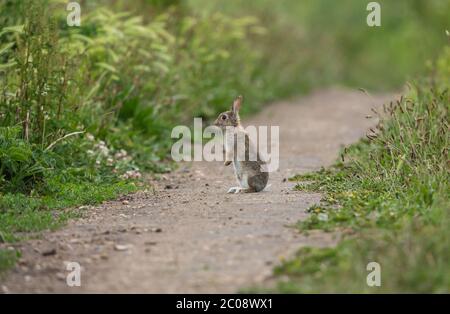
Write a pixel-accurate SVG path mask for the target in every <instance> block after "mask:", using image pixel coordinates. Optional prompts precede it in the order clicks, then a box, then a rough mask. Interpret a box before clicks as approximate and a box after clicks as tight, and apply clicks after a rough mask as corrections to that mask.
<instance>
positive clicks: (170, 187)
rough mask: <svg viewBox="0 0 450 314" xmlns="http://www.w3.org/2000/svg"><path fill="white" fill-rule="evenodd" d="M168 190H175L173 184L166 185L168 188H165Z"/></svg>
mask: <svg viewBox="0 0 450 314" xmlns="http://www.w3.org/2000/svg"><path fill="white" fill-rule="evenodd" d="M164 188H165V189H166V190H170V189H172V188H173V186H172V185H171V184H166V186H165V187H164Z"/></svg>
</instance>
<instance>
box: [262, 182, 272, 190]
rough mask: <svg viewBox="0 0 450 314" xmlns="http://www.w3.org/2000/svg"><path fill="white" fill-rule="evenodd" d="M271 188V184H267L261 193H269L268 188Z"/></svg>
mask: <svg viewBox="0 0 450 314" xmlns="http://www.w3.org/2000/svg"><path fill="white" fill-rule="evenodd" d="M271 186H272V184H267V185H266V187H265V188H264V189H263V191H269V188H270V187H271Z"/></svg>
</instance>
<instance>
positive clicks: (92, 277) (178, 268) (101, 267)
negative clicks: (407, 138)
mask: <svg viewBox="0 0 450 314" xmlns="http://www.w3.org/2000/svg"><path fill="white" fill-rule="evenodd" d="M388 100H390V98H389V97H388V96H376V97H374V98H369V97H368V96H366V95H364V94H363V93H361V92H352V91H344V90H328V91H321V92H317V93H314V94H312V95H311V96H309V97H306V98H303V99H300V100H298V101H295V102H291V103H278V104H274V105H271V106H269V107H267V108H266V109H265V110H264V111H262V112H261V113H260V114H258V115H256V116H255V117H254V118H253V119H251V120H246V121H243V124H244V126H247V125H249V124H255V125H266V124H269V125H279V126H280V170H279V171H278V172H276V173H272V174H271V178H270V182H269V183H270V184H271V187H270V188H269V190H268V191H264V192H262V193H257V194H237V195H231V194H226V191H227V190H228V188H229V187H231V186H234V185H235V180H234V176H233V173H232V168H231V167H226V168H225V167H224V166H223V165H222V163H219V162H213V163H206V162H196V163H192V164H185V165H183V166H181V167H180V170H179V171H177V172H176V173H173V174H171V175H168V176H167V178H164V179H163V180H161V181H159V182H158V183H157V184H156V189H155V191H154V192H140V193H137V194H136V195H133V196H131V197H127V198H126V199H123V200H119V201H115V202H108V203H105V204H103V205H102V206H99V207H95V208H89V210H86V211H85V215H84V216H85V217H84V218H82V219H78V220H75V221H72V222H70V223H69V224H68V226H67V227H65V228H63V229H61V230H60V231H57V232H48V233H45V234H44V235H43V237H42V238H41V239H39V240H33V241H28V242H25V243H21V244H18V245H16V246H17V247H19V248H20V250H21V251H22V254H23V256H22V258H21V260H20V263H19V264H18V266H17V267H16V268H15V269H14V270H13V271H11V272H10V274H9V275H8V276H7V277H6V278H4V280H3V282H2V283H1V284H0V287H1V289H3V291H4V292H8V291H9V292H149V293H152V292H161V293H164V292H190V293H202V292H236V291H238V290H239V289H242V288H245V287H249V286H252V285H254V284H258V283H260V282H261V281H263V280H265V279H266V278H268V277H269V276H270V274H271V271H272V268H273V266H274V265H275V264H276V263H279V261H280V260H281V259H282V258H286V257H288V256H289V255H290V254H292V253H293V252H295V250H297V249H298V248H299V247H300V246H304V245H317V246H324V245H331V244H333V243H334V242H335V241H336V239H334V238H333V235H332V234H326V233H312V234H310V235H309V236H305V235H301V234H299V233H298V232H296V230H295V229H294V228H289V227H288V226H289V225H291V224H294V223H295V222H296V221H298V220H300V219H304V218H305V217H306V215H307V214H306V213H305V209H307V208H308V207H309V206H310V205H311V204H313V203H316V202H319V200H320V195H318V194H306V193H302V192H296V191H292V187H293V184H292V183H290V182H289V181H286V180H285V178H288V177H289V176H292V175H294V174H296V173H301V172H306V171H310V170H314V169H318V168H320V166H326V165H329V164H331V163H332V162H333V161H334V160H335V159H336V158H337V153H338V151H339V148H340V146H341V145H345V144H349V143H352V142H355V141H356V140H358V138H360V137H361V136H363V135H364V133H365V130H366V129H367V128H368V127H369V126H370V125H371V124H373V123H374V121H371V120H367V119H365V115H366V114H368V113H369V112H370V107H373V106H377V105H380V104H382V103H383V102H384V101H388ZM68 261H75V262H78V263H80V265H81V266H82V273H81V284H82V285H81V287H72V288H71V287H68V286H67V285H66V282H65V276H66V274H67V273H68V272H67V271H66V269H65V264H64V263H65V262H68Z"/></svg>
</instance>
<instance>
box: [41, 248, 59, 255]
mask: <svg viewBox="0 0 450 314" xmlns="http://www.w3.org/2000/svg"><path fill="white" fill-rule="evenodd" d="M41 254H42V256H51V255H55V254H56V249H55V248H47V249H44V250H43V251H42V253H41Z"/></svg>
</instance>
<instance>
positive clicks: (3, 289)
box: [2, 285, 9, 293]
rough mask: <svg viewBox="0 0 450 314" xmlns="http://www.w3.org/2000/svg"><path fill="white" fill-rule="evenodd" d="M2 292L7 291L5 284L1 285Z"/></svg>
mask: <svg viewBox="0 0 450 314" xmlns="http://www.w3.org/2000/svg"><path fill="white" fill-rule="evenodd" d="M2 292H3V293H9V289H8V287H7V286H5V285H2Z"/></svg>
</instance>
